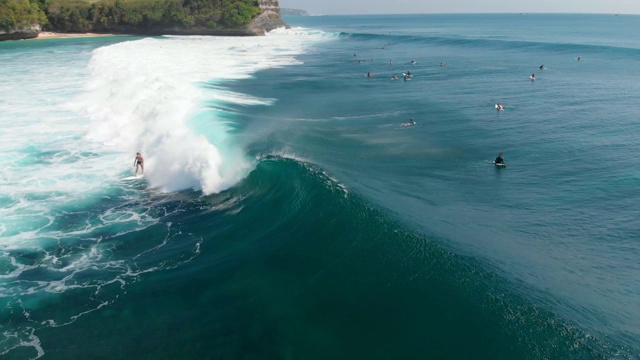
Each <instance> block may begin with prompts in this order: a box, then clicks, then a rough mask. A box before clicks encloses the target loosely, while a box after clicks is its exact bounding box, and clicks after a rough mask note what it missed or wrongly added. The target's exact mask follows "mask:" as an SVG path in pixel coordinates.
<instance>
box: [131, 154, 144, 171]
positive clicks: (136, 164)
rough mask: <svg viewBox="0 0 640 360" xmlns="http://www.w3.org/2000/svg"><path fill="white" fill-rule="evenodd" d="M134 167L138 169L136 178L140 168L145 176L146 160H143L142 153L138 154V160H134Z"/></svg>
mask: <svg viewBox="0 0 640 360" xmlns="http://www.w3.org/2000/svg"><path fill="white" fill-rule="evenodd" d="M133 166H135V167H136V174H135V176H138V166H139V167H140V170H142V171H141V173H142V174H144V158H142V155H140V153H139V152H138V153H136V158H135V159H134V160H133Z"/></svg>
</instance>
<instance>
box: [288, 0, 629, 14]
mask: <svg viewBox="0 0 640 360" xmlns="http://www.w3.org/2000/svg"><path fill="white" fill-rule="evenodd" d="M279 3H280V7H283V8H292V9H302V10H306V11H307V12H309V13H310V14H311V15H337V14H344V15H347V14H430V13H602V14H640V0H279Z"/></svg>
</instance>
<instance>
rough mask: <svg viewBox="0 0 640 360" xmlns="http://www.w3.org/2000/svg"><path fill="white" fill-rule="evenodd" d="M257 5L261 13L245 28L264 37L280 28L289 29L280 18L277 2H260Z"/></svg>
mask: <svg viewBox="0 0 640 360" xmlns="http://www.w3.org/2000/svg"><path fill="white" fill-rule="evenodd" d="M258 5H259V6H260V10H261V11H262V13H261V14H260V15H258V16H257V17H255V18H254V19H253V20H252V21H251V23H249V25H248V26H247V28H248V29H249V30H250V31H251V32H253V33H254V34H255V35H264V34H265V33H266V32H269V31H271V30H273V29H277V28H280V27H286V28H289V25H287V24H285V22H284V21H283V20H282V17H281V16H280V6H279V4H278V1H277V0H275V1H272V0H260V1H258Z"/></svg>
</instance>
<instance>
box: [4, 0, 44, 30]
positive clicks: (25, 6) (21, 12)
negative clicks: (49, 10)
mask: <svg viewBox="0 0 640 360" xmlns="http://www.w3.org/2000/svg"><path fill="white" fill-rule="evenodd" d="M46 22H47V17H46V16H45V14H44V12H43V11H42V10H41V9H40V7H39V6H38V3H36V2H30V1H29V0H0V31H2V32H13V31H17V30H20V29H24V28H28V27H32V26H38V25H44V24H46Z"/></svg>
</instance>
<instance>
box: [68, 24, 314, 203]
mask: <svg viewBox="0 0 640 360" xmlns="http://www.w3.org/2000/svg"><path fill="white" fill-rule="evenodd" d="M326 38H327V36H326V34H323V33H317V32H316V33H311V32H305V31H303V30H300V29H298V30H284V29H282V30H278V31H274V32H272V33H270V34H269V35H268V36H265V37H252V38H226V37H165V38H160V39H158V38H148V39H143V40H138V41H131V42H125V43H119V44H115V45H111V46H107V47H103V48H100V49H97V50H95V51H94V54H93V56H92V59H91V62H90V69H91V76H90V81H89V83H88V92H87V93H86V94H85V95H83V96H82V98H81V99H80V101H79V103H78V105H80V106H81V107H83V108H84V109H85V110H86V111H87V113H88V115H89V118H90V119H91V123H92V126H91V129H90V131H89V133H88V136H87V138H88V139H89V140H92V141H97V142H100V143H103V144H106V145H108V146H110V147H112V148H114V149H117V150H118V151H122V152H123V154H127V155H128V156H130V159H129V160H127V162H131V165H132V164H133V156H134V154H135V153H136V152H137V151H140V152H142V154H143V155H144V156H145V178H146V179H147V180H148V181H149V183H150V185H151V186H153V187H157V188H160V189H161V190H163V191H177V190H182V189H188V188H192V189H197V190H202V191H203V192H204V193H205V194H210V193H216V192H220V191H222V190H225V189H227V188H229V187H230V186H232V185H233V184H234V183H236V182H237V181H239V180H240V179H241V178H242V177H244V176H245V175H246V173H247V172H248V171H249V170H250V169H251V167H252V166H253V164H252V162H251V161H250V160H249V159H248V158H247V157H246V156H244V153H243V151H242V149H241V148H240V146H239V145H238V144H237V143H236V142H235V139H234V137H233V135H231V134H230V133H229V131H228V128H229V127H228V126H227V125H225V123H224V121H223V120H222V118H221V117H220V116H218V115H220V112H221V109H214V110H211V108H206V107H205V105H204V104H205V103H206V102H208V103H209V104H211V103H213V104H216V103H221V102H225V103H232V104H233V103H235V104H243V105H258V104H261V105H266V104H269V103H270V102H271V100H269V99H256V98H252V97H249V96H247V95H244V94H234V93H232V92H229V91H226V90H224V88H223V87H222V85H221V84H224V82H225V81H229V80H236V79H244V78H248V77H250V76H251V75H252V74H253V73H255V72H256V71H259V70H263V69H267V68H273V67H280V66H285V65H293V64H297V63H299V61H298V60H296V59H295V56H296V55H299V54H301V53H303V52H304V49H305V45H304V44H309V43H311V42H313V40H321V39H326ZM205 82H206V83H207V84H208V85H209V86H207V87H204V86H200V85H201V84H203V83H205ZM211 85H214V86H211ZM214 107H215V106H214ZM194 119H197V122H194V121H193V120H194ZM226 121H228V120H226ZM124 168H126V165H125V166H123V169H124Z"/></svg>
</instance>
